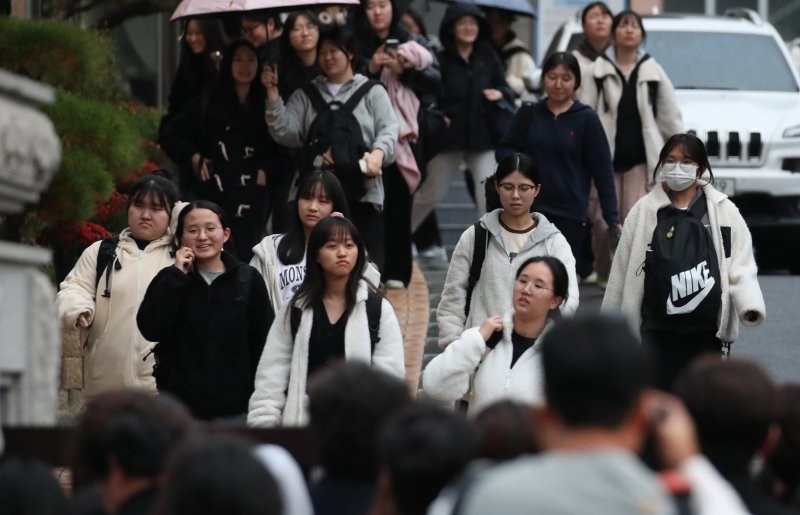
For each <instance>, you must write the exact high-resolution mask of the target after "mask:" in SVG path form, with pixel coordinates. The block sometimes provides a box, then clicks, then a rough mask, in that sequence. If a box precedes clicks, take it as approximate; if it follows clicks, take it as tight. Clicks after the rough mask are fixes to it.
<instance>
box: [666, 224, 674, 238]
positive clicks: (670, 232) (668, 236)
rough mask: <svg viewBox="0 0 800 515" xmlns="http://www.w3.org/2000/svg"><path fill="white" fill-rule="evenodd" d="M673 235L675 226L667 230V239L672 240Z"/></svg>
mask: <svg viewBox="0 0 800 515" xmlns="http://www.w3.org/2000/svg"><path fill="white" fill-rule="evenodd" d="M674 235H675V226H674V225H673V226H672V227H670V228H669V231H667V238H672V236H674Z"/></svg>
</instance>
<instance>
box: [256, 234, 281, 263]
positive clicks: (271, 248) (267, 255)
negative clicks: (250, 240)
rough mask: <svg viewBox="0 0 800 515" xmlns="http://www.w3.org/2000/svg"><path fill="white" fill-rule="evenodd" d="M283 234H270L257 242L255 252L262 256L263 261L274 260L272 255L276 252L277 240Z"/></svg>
mask: <svg viewBox="0 0 800 515" xmlns="http://www.w3.org/2000/svg"><path fill="white" fill-rule="evenodd" d="M281 236H283V235H282V234H270V235H269V236H266V237H265V238H264V239H262V240H261V241H260V242H258V243H256V244H255V246H254V247H253V254H255V255H256V256H258V257H260V258H261V260H262V261H267V259H269V261H270V262H271V261H272V255H273V254H274V253H275V240H276V239H277V238H279V237H281Z"/></svg>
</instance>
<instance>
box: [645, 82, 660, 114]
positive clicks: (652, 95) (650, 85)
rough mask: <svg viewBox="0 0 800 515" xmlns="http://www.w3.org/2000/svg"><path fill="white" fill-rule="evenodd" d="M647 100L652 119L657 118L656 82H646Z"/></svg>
mask: <svg viewBox="0 0 800 515" xmlns="http://www.w3.org/2000/svg"><path fill="white" fill-rule="evenodd" d="M647 98H648V100H650V107H651V108H652V109H653V118H655V119H657V118H658V81H657V80H650V81H647Z"/></svg>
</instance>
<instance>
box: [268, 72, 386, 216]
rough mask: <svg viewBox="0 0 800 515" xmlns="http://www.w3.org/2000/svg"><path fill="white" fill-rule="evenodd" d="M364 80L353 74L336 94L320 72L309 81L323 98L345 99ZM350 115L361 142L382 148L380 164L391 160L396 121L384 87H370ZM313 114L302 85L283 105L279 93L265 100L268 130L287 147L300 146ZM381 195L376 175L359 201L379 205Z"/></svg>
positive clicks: (273, 137)
mask: <svg viewBox="0 0 800 515" xmlns="http://www.w3.org/2000/svg"><path fill="white" fill-rule="evenodd" d="M367 80H368V79H367V78H366V77H364V76H363V75H360V74H356V75H355V77H353V78H352V79H351V80H350V81H348V82H346V83H344V84H343V85H342V89H340V90H339V91H338V92H337V93H336V95H335V96H334V95H331V93H330V91H328V86H327V83H326V81H325V77H323V76H319V77H317V78H316V79H314V80H313V81H311V83H312V84H313V85H314V86H315V87H316V88H317V89H318V90H319V92H320V93H321V94H322V98H323V99H324V100H325V101H326V102H331V101H333V100H337V101H339V102H342V103H345V102H347V100H348V99H349V98H350V96H351V95H352V94H353V93H355V91H356V90H357V89H358V88H359V87H360V86H361V85H362V84H364V83H365V82H367ZM353 116H355V118H356V120H358V124H359V125H360V126H361V133H362V134H363V136H364V142H365V143H366V144H367V146H368V147H369V148H370V150H375V149H378V148H379V149H381V150H383V166H388V165H390V164H392V163H394V160H395V145H396V144H397V132H398V128H399V124H398V122H397V117H396V116H395V114H394V108H393V107H392V103H391V101H390V100H389V94H388V93H387V92H386V89H384V88H382V87H374V88H372V89H370V90H369V92H368V93H367V94H366V96H365V97H364V98H363V99H362V100H361V102H359V103H358V105H357V106H356V107H355V109H353ZM316 117H317V112H316V110H315V109H314V107H313V106H312V105H311V101H310V100H309V98H308V97H307V96H306V94H305V92H304V91H303V90H302V89H298V90H297V91H295V92H294V93H293V94H292V96H291V97H289V101H288V102H287V103H286V105H284V103H283V100H282V99H281V98H280V97H278V99H277V100H276V101H274V102H270V103H268V104H267V109H266V120H267V127H268V128H269V134H270V136H272V139H274V140H275V141H276V142H277V143H279V144H281V145H283V146H286V147H290V148H299V147H302V146H303V142H304V141H305V137H306V133H307V132H308V130H309V128H310V127H311V123H312V122H313V121H314V118H316ZM383 196H384V195H383V180H382V179H381V177H376V178H375V187H374V188H372V189H370V190H369V191H367V193H366V194H365V195H364V196H363V197H362V198H361V202H368V203H371V204H376V205H377V206H380V207H382V206H383Z"/></svg>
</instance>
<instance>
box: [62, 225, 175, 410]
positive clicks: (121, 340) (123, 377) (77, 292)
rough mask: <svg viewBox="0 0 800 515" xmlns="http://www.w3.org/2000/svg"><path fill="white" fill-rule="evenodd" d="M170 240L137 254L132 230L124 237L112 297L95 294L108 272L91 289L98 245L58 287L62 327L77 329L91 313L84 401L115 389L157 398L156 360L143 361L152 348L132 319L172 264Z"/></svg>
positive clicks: (169, 235)
mask: <svg viewBox="0 0 800 515" xmlns="http://www.w3.org/2000/svg"><path fill="white" fill-rule="evenodd" d="M172 234H173V233H172V232H171V231H170V232H168V233H167V234H165V235H164V236H162V237H161V238H159V239H157V240H155V241H153V242H151V243H150V244H149V245H148V246H147V247H146V248H145V249H144V250H139V247H138V246H137V245H136V242H135V241H134V240H133V237H132V236H131V232H130V229H125V230H124V231H122V233H121V234H120V239H119V245H118V246H117V260H118V261H119V263H120V265H121V268H120V269H119V270H116V269H115V268H116V267H115V266H112V267H111V278H110V280H109V285H110V291H111V296H110V297H103V296H102V295H101V294H99V293H101V292H102V291H103V290H104V289H105V284H106V272H104V273H103V275H102V276H101V277H100V281H99V282H98V283H97V287H96V288H95V277H96V274H97V272H96V266H97V253H98V251H99V249H100V242H99V241H97V242H95V243H93V244H92V245H91V246H90V247H89V248H87V249H86V250H85V251H84V252H83V254H81V257H80V258H79V259H78V262H77V264H76V265H75V268H73V269H72V271H71V272H70V273H69V275H67V277H66V278H65V279H64V282H62V283H61V287H60V289H59V292H58V295H57V296H56V306H57V307H58V314H59V317H60V318H61V320H62V323H64V324H66V325H67V326H68V327H75V322H76V321H77V320H78V316H79V315H80V314H81V313H84V312H88V313H89V321H90V323H91V326H90V327H89V334H88V337H87V338H86V341H85V344H84V346H85V349H84V355H83V378H84V393H85V394H86V395H87V396H93V395H96V394H98V393H101V392H103V391H106V390H111V389H116V388H144V389H146V390H148V391H150V392H152V393H156V382H155V379H154V378H153V363H154V359H153V356H152V355H149V356H147V355H148V354H149V353H150V349H152V347H153V345H154V344H153V343H152V342H149V341H147V340H145V339H144V337H143V336H142V335H141V333H140V332H139V329H138V327H137V326H136V313H137V312H138V311H139V304H140V303H141V302H142V298H143V297H144V294H145V292H146V291H147V286H148V285H149V284H150V281H151V280H152V279H153V277H155V276H156V274H157V273H158V272H159V271H160V270H161V269H162V268H164V267H167V266H170V265H172V264H173V263H174V259H173V258H172V256H171V255H170V252H171V250H172V247H171V244H172ZM98 290H99V291H98ZM145 356H147V358H146V359H145Z"/></svg>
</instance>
